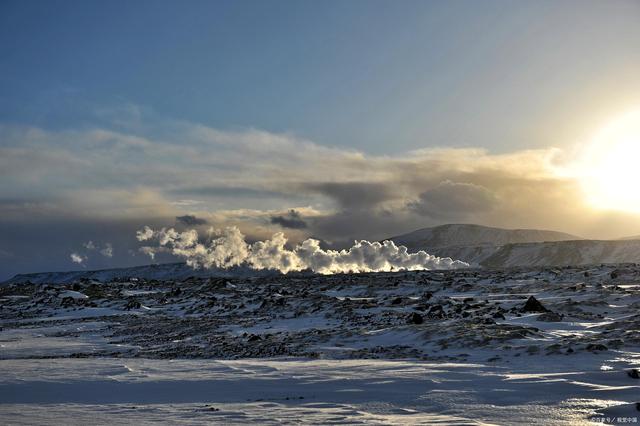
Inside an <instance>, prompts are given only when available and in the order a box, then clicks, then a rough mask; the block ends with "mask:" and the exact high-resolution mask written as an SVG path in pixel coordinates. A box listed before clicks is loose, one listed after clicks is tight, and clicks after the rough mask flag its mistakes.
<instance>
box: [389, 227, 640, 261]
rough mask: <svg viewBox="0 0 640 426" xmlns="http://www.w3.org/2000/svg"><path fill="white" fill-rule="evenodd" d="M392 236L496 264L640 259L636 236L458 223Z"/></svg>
mask: <svg viewBox="0 0 640 426" xmlns="http://www.w3.org/2000/svg"><path fill="white" fill-rule="evenodd" d="M390 239H391V240H393V241H394V242H395V243H396V244H402V245H405V246H407V247H408V248H409V249H410V250H411V251H417V250H425V251H426V252H428V253H430V254H433V255H436V256H440V257H451V258H452V259H458V260H462V261H465V262H468V263H470V264H472V265H474V266H482V267H491V268H504V267H512V266H561V265H586V264H600V263H640V239H639V238H633V237H630V238H626V239H620V240H610V241H609V240H585V239H582V238H580V237H577V236H575V235H571V234H565V233H563V232H556V231H544V230H537V229H501V228H491V227H487V226H480V225H457V224H452V225H442V226H436V227H433V228H424V229H419V230H417V231H414V232H410V233H408V234H404V235H399V236H397V237H392V238H390Z"/></svg>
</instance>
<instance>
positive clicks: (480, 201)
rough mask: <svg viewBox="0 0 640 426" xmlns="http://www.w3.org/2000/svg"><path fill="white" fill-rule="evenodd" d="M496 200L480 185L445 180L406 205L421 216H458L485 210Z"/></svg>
mask: <svg viewBox="0 0 640 426" xmlns="http://www.w3.org/2000/svg"><path fill="white" fill-rule="evenodd" d="M497 201H498V200H497V197H496V195H495V194H494V193H493V192H491V191H490V190H488V189H487V188H485V187H483V186H481V185H476V184H473V183H461V182H452V181H450V180H445V181H443V182H440V184H438V185H437V186H435V187H433V188H431V189H429V190H427V191H425V192H423V193H421V194H420V195H419V198H418V199H417V200H415V201H412V202H410V203H408V207H409V208H410V209H411V210H412V211H414V212H416V213H418V214H419V215H421V216H428V217H432V218H460V217H465V216H468V215H472V214H474V213H480V212H487V211H489V210H491V209H492V208H493V207H494V206H495V204H496V203H497Z"/></svg>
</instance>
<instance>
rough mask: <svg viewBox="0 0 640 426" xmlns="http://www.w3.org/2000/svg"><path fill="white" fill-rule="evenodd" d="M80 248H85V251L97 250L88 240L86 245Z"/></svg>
mask: <svg viewBox="0 0 640 426" xmlns="http://www.w3.org/2000/svg"><path fill="white" fill-rule="evenodd" d="M82 247H84V248H86V249H87V250H95V249H96V248H97V247H96V245H95V244H94V243H93V241H91V240H89V241H87V242H86V243H84V244H82Z"/></svg>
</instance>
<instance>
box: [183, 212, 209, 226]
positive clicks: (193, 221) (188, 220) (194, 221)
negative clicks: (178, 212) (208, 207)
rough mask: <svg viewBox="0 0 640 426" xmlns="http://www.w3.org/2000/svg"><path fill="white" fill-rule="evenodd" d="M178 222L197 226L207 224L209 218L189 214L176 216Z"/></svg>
mask: <svg viewBox="0 0 640 426" xmlns="http://www.w3.org/2000/svg"><path fill="white" fill-rule="evenodd" d="M176 222H178V223H179V224H182V225H187V226H196V225H206V224H207V220H206V219H202V218H199V217H195V216H194V215H191V214H187V215H184V216H176Z"/></svg>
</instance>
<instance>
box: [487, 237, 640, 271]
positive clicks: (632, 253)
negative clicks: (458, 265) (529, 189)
mask: <svg viewBox="0 0 640 426" xmlns="http://www.w3.org/2000/svg"><path fill="white" fill-rule="evenodd" d="M478 260H479V261H478V264H479V265H481V266H486V267H495V268H504V267H510V266H566V265H591V264H601V263H640V240H577V241H554V242H544V243H521V244H507V245H505V246H502V247H500V248H499V249H498V250H496V251H495V252H494V253H492V254H491V255H489V256H487V257H485V258H483V259H478Z"/></svg>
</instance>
